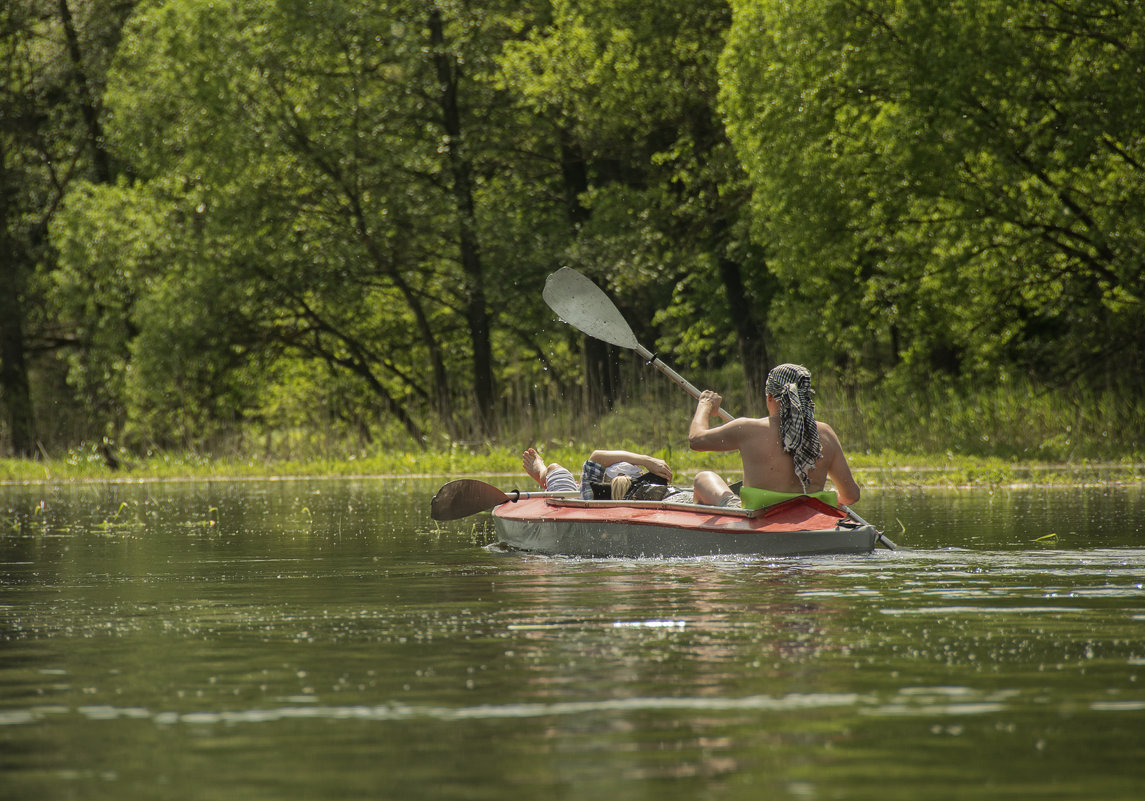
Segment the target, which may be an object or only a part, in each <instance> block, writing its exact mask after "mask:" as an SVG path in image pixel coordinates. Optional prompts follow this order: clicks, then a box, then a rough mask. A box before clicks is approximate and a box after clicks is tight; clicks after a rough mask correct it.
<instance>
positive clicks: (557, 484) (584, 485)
mask: <svg viewBox="0 0 1145 801" xmlns="http://www.w3.org/2000/svg"><path fill="white" fill-rule="evenodd" d="M521 466H522V467H524V469H525V472H526V473H528V474H529V475H530V476H532V477H533V480H534V481H536V482H537V483H538V484H540V485H541V486H542V487H544V488H545V489H546V490H549V491H552V492H580V495H581V497H582V498H584V499H585V500H607V499H615V500H657V501H667V502H669V503H696V502H697V501H696V500H695V498H698V497H699V496H700V494H701V493H704V494H705V497H714V498H716V499H717V501H718V500H724V501H726V502H731V501H734V500H738V499H736V497H735V493H733V492H732V491H731V490H730V489H727V485H726V484H724V483H723V479H721V478H720V477H719V476H718V475H716V474H715V473H713V472H711V471H709V470H705V471H703V472H701V473H699V474H698V475H697V476H696V478H695V481H694V482H693V484H692V487H693V488H692V489H691V490H687V489H682V488H680V487H675V486H672V485H671V483H670V482H671V481H672V468H671V467H669V466H668V463H667V462H665V461H664V460H663V459H658V458H656V457H655V456H648V455H646V454H643V453H633V452H632V451H605V450H595V451H593V452H592V453H591V454H590V455H589V457H588V459H587V460H585V463H584V465H583V466H582V467H581V477H580V482H579V483H578V482H577V481H576V479H574V478H573V475H572V473H571V472H569V470H568V469H567V468H565V467H562V466H561V465H559V464H557V463H556V462H553V463H551V464H545V462H544V460H543V459H542V458H541V456H540V454H539V453H537V450H536V449H535V448H528V449H526V450H525V452H524V453H522V454H521ZM721 484H723V486H724V489H725V490H726V493H724V492H720V491H719V485H721ZM712 505H714V506H718V505H720V504H719V503H716V504H712ZM724 505H727V503H725V504H724Z"/></svg>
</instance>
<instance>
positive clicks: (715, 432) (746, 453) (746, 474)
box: [688, 390, 859, 504]
mask: <svg viewBox="0 0 1145 801" xmlns="http://www.w3.org/2000/svg"><path fill="white" fill-rule="evenodd" d="M722 400H723V399H722V398H721V397H720V396H719V395H718V394H717V393H715V392H712V391H710V390H709V391H706V392H704V393H702V394H701V395H700V399H699V402H698V403H697V405H696V413H695V416H694V417H693V418H692V425H691V427H690V429H689V432H688V444H689V445H690V446H691V447H692V449H693V450H697V451H736V450H738V451H739V452H740V458H741V459H742V460H743V483H744V486H746V487H755V488H756V489H763V490H772V491H774V492H804V491H806V492H819V491H821V490H822V489H823V488H824V487H825V486H826V483H827V479H828V478H830V479H831V481H832V482H833V484H834V486H835V491H836V493H838V496H839V502H840V503H842V504H852V503H854V502H855V501H857V500H859V485H858V484H857V483H855V479H854V476H853V475H852V474H851V468H850V466H849V465H848V464H847V458H846V456H845V455H844V454H843V448H842V446H841V445H840V444H839V438H838V437H837V436H836V435H835V431H834V430H833V429H832V428H831V426H829V425H827V424H826V423H817V425H816V427H817V430H818V432H819V442H820V445H821V447H822V450H823V452H822V456H821V457H820V458H819V459H817V460H816V461H815V464H814V466H813V467H812V468H811V470H809V471H808V474H807V487H806V490H805V489H804V487H803V486H802V484H801V483H800V481H799V476H798V475H796V472H795V461H794V459H793V458H792V456H791V454H788V453H784V451H783V442H782V438H781V435H780V433H779V404H778V401H776V400H775V398H773V397H770V396H769V397H768V411H769V412H771V415H770V416H769V417H761V418H755V417H739V418H736V419H735V420H732V421H731V422H729V423H725V424H723V425H721V426H718V427H716V428H709V424H710V423H709V417H712V416H715V415H716V414H718V413H719V408H720V402H721V401H722Z"/></svg>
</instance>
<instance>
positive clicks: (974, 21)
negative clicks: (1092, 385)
mask: <svg viewBox="0 0 1145 801" xmlns="http://www.w3.org/2000/svg"><path fill="white" fill-rule="evenodd" d="M733 6H734V8H735V11H736V20H735V25H734V26H733V32H732V35H731V37H730V40H729V46H728V49H727V51H726V52H725V54H724V60H723V64H722V69H723V74H724V77H725V90H724V94H723V102H724V109H725V111H726V114H727V116H728V119H729V124H730V128H731V132H732V138H733V140H734V141H735V142H736V145H737V150H738V152H739V154H740V155H741V157H742V159H743V161H744V164H745V166H746V168H747V170H748V172H749V174H750V175H751V177H752V183H753V186H754V187H755V189H756V192H755V205H754V209H755V214H754V218H755V223H756V226H757V228H756V230H757V233H758V235H759V236H760V237H761V238H762V239H765V240H766V241H769V242H771V243H773V245H774V248H775V254H776V255H775V259H774V262H773V264H774V266H775V269H776V270H777V272H779V273H781V274H782V275H784V276H785V277H787V278H788V279H789V280H791V281H793V282H795V283H797V284H798V285H799V286H800V287H801V288H802V291H803V294H804V296H805V297H806V303H807V305H808V306H810V305H812V304H819V305H820V306H821V307H823V308H825V309H827V310H828V313H827V314H825V315H823V318H822V324H821V325H820V326H818V331H817V333H818V334H819V337H818V339H819V341H820V342H821V343H822V344H823V346H825V347H823V348H821V349H820V352H821V353H824V355H826V354H833V355H834V357H835V358H843V359H845V363H846V364H848V365H851V366H854V367H866V368H869V369H871V370H873V371H875V373H876V374H880V373H882V371H884V370H886V369H888V368H895V367H899V366H901V367H900V370H901V369H906V370H907V372H908V373H909V374H910V375H914V376H920V375H925V374H926V373H928V372H929V371H931V370H934V369H938V370H941V371H946V372H948V373H952V374H968V375H980V374H988V375H993V374H996V373H997V372H998V371H1000V370H1005V369H1007V368H1012V369H1016V370H1019V371H1025V372H1028V373H1029V374H1030V375H1033V376H1035V377H1038V378H1041V379H1050V380H1063V379H1069V378H1072V377H1076V376H1079V375H1083V374H1084V375H1085V376H1086V379H1087V380H1089V381H1093V380H1095V379H1097V380H1098V381H1099V383H1104V382H1106V381H1117V380H1119V378H1120V377H1122V376H1123V375H1124V373H1123V370H1124V366H1125V365H1126V364H1127V363H1130V364H1140V363H1141V357H1142V355H1143V346H1145V339H1143V336H1145V326H1142V324H1141V323H1142V321H1143V315H1142V306H1141V303H1142V288H1143V287H1142V280H1143V276H1142V261H1141V257H1140V253H1141V246H1142V236H1143V226H1142V222H1143V220H1142V215H1143V214H1145V204H1143V203H1142V201H1143V200H1145V197H1143V193H1145V180H1143V179H1145V174H1143V172H1142V165H1143V164H1145V141H1143V129H1142V124H1141V120H1142V117H1141V115H1140V111H1141V103H1142V101H1143V99H1145V95H1143V87H1145V84H1143V83H1142V81H1141V78H1142V74H1143V72H1142V70H1143V68H1145V42H1143V41H1142V37H1141V34H1140V31H1141V26H1142V23H1143V22H1145V12H1142V10H1141V9H1140V8H1139V7H1138V5H1136V4H1133V3H1127V2H1107V1H1105V0H1101V1H1099V2H1070V3H1058V2H1051V1H1049V0H1046V1H1045V2H1032V3H1022V4H1013V3H1005V2H996V1H994V0H960V1H959V2H952V3H944V4H940V5H935V4H931V3H925V2H894V3H891V2H875V1H872V0H819V1H818V2H808V3H798V4H790V3H779V2H735V3H733ZM1134 372H1135V375H1133V376H1131V380H1132V382H1133V383H1134V384H1135V385H1139V384H1140V374H1139V373H1137V372H1136V371H1134Z"/></svg>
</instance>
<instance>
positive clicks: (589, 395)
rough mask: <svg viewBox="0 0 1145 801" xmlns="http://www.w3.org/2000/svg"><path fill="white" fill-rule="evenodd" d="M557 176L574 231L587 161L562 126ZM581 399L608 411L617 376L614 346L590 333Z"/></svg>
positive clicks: (583, 214)
mask: <svg viewBox="0 0 1145 801" xmlns="http://www.w3.org/2000/svg"><path fill="white" fill-rule="evenodd" d="M559 136H560V154H561V177H562V178H563V183H564V201H565V215H566V216H567V217H568V221H569V225H570V226H572V229H573V235H574V236H575V235H576V232H577V230H578V229H579V228H580V226H581V225H582V224H583V223H584V222H585V221H586V220H588V217H589V213H590V212H589V210H588V209H587V208H585V206H584V204H583V203H581V202H580V198H581V195H583V194H584V193H585V192H586V191H588V165H587V164H586V163H585V159H584V155H583V154H582V153H581V151H580V148H579V147H577V146H576V144H575V143H574V142H573V139H572V136H571V135H570V134H569V133H568V131H566V130H565V129H564V128H562V129H561V131H560V134H559ZM584 373H585V379H584V380H585V402H586V404H587V406H588V409H589V411H590V412H591V413H592V414H603V413H604V412H607V411H611V409H612V408H613V405H614V404H615V403H616V394H617V384H619V381H620V376H619V370H618V369H617V364H616V359H615V349H614V348H610V347H608V346H607V345H606V344H605V343H603V342H599V341H597V340H595V339H593V338H592V337H588V336H586V337H585V338H584Z"/></svg>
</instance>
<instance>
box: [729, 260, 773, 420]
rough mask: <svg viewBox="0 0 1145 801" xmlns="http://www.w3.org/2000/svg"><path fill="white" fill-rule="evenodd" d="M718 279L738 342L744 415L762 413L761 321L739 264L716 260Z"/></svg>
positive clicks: (767, 364) (765, 365)
mask: <svg viewBox="0 0 1145 801" xmlns="http://www.w3.org/2000/svg"><path fill="white" fill-rule="evenodd" d="M720 279H721V281H722V282H723V285H724V296H725V297H726V298H727V302H728V311H729V312H730V313H731V319H732V325H733V326H735V332H736V340H737V341H738V343H739V357H740V362H741V364H742V365H743V377H744V382H745V395H744V403H745V405H746V406H747V408H746V409H745V410H744V413H745V414H763V412H764V410H765V409H766V408H767V407H766V405H765V403H764V385H765V384H766V383H767V374H768V372H769V371H770V370H771V359H770V357H769V356H768V353H767V341H766V338H765V336H764V322H763V320H762V319H761V318H760V315H759V314H758V313H757V310H756V307H755V306H754V305H752V303H751V301H750V296H749V295H748V293H747V290H746V288H745V287H744V283H743V273H742V271H741V270H740V265H739V262H736V261H733V260H731V259H729V258H727V257H726V256H721V257H720Z"/></svg>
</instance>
